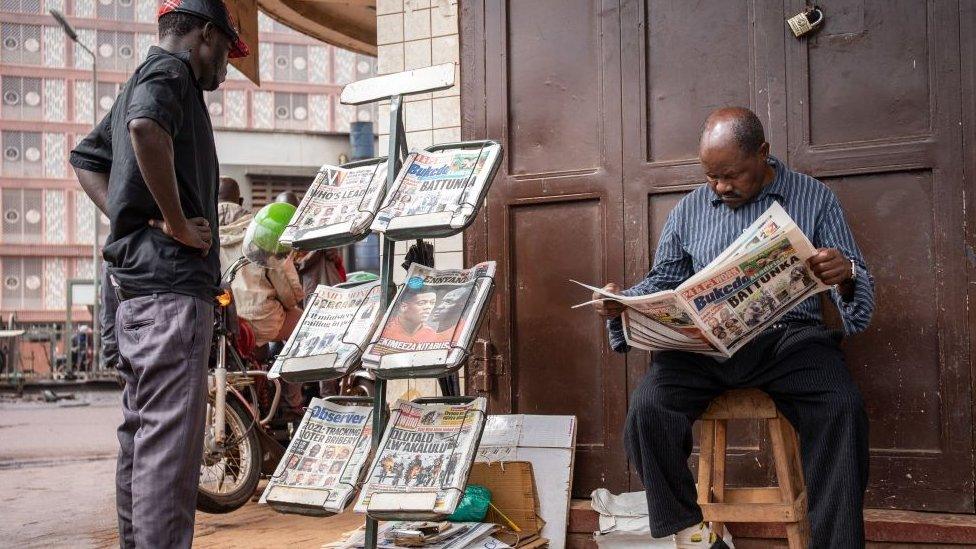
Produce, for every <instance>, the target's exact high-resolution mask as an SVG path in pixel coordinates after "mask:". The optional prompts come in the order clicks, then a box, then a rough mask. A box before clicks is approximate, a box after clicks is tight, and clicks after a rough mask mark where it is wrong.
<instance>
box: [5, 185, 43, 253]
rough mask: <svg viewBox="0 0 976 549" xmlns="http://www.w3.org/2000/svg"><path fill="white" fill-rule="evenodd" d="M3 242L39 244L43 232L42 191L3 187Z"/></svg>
mask: <svg viewBox="0 0 976 549" xmlns="http://www.w3.org/2000/svg"><path fill="white" fill-rule="evenodd" d="M2 197H3V242H4V243H7V244H40V243H41V240H42V236H41V235H42V234H43V228H44V227H43V223H42V222H41V221H42V218H43V214H42V212H43V209H42V204H43V200H44V197H43V191H41V190H40V189H3V194H2Z"/></svg>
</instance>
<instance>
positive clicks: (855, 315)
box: [607, 156, 874, 352]
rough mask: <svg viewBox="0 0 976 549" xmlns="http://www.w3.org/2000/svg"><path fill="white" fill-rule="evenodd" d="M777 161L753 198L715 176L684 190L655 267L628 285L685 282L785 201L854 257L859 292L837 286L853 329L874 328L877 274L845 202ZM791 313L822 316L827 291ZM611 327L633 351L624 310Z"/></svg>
mask: <svg viewBox="0 0 976 549" xmlns="http://www.w3.org/2000/svg"><path fill="white" fill-rule="evenodd" d="M769 163H770V164H771V165H772V166H773V167H774V169H775V170H776V177H775V178H774V179H773V181H772V182H770V183H769V184H768V185H766V187H764V188H763V189H762V191H760V192H759V194H758V195H757V196H756V197H755V198H754V199H753V200H752V201H751V202H749V203H748V204H744V205H742V206H740V207H739V208H737V209H734V210H733V209H732V208H729V207H728V206H725V205H724V204H723V203H722V200H721V199H720V198H718V197H717V196H716V195H715V193H714V192H713V191H712V189H711V188H710V187H709V186H708V185H707V184H705V185H702V186H701V187H699V188H697V189H695V190H694V191H692V192H691V193H690V194H688V196H686V197H684V198H683V199H682V200H681V202H679V203H678V205H677V206H675V208H674V209H673V210H671V213H670V215H668V220H667V222H666V223H665V225H664V230H663V232H662V233H661V239H660V241H659V242H658V246H657V253H656V254H655V256H654V266H653V268H652V269H651V272H649V273H648V274H647V277H645V278H644V280H642V281H641V282H639V283H638V284H637V285H636V286H633V287H632V288H628V289H626V290H624V291H623V292H622V293H623V294H625V295H629V296H635V295H646V294H652V293H654V292H659V291H661V290H671V289H674V288H677V287H678V286H679V285H680V284H681V283H682V282H684V281H685V280H687V279H688V278H689V277H691V275H693V274H694V273H696V272H698V271H700V270H701V269H702V268H703V267H705V266H706V265H708V264H709V263H710V262H711V261H712V259H714V258H715V257H717V256H718V255H719V254H720V253H722V252H723V251H724V250H725V249H726V248H728V247H729V245H730V244H732V242H733V241H734V240H735V239H736V238H738V236H739V235H740V234H742V232H743V231H744V230H745V229H746V228H747V227H748V226H749V225H751V224H752V222H753V221H755V220H756V218H758V217H759V216H760V215H761V214H762V213H763V212H765V211H766V209H767V208H769V207H770V206H771V205H772V204H773V201H777V202H779V203H780V205H782V206H783V209H785V210H786V211H787V213H789V214H790V216H791V217H792V218H793V220H794V221H795V222H796V224H797V226H799V227H800V229H801V230H802V231H803V232H804V233H805V234H806V235H807V237H809V238H810V240H811V242H812V243H813V245H814V246H816V247H817V248H837V249H838V250H840V252H841V253H842V254H844V257H846V258H848V259H853V260H854V263H855V268H856V271H857V276H856V278H855V281H854V294H853V297H852V298H851V300H850V301H844V299H843V298H842V297H841V296H840V294H839V293H838V292H837V290H835V289H832V290H830V294H831V297H832V298H833V301H834V303H836V304H837V308H838V309H839V310H840V313H841V318H842V319H843V323H844V332H845V333H847V334H854V333H857V332H860V331H862V330H864V329H865V328H867V326H868V323H870V321H871V314H872V313H873V312H874V279H873V278H872V277H871V273H869V272H868V268H867V265H866V264H865V263H864V257H863V256H862V255H861V250H859V249H858V247H857V243H856V242H854V235H853V234H851V229H850V227H849V226H848V225H847V221H845V220H844V212H843V210H841V207H840V202H838V201H837V197H836V196H834V193H833V192H832V191H831V190H830V189H829V188H827V186H826V185H824V184H823V183H821V182H820V181H817V180H816V179H814V178H812V177H810V176H808V175H805V174H802V173H798V172H794V171H792V170H790V169H789V168H787V167H786V166H784V165H783V163H782V162H780V161H779V160H777V159H775V158H773V157H772V156H770V157H769ZM783 320H784V321H790V320H799V321H811V320H812V321H821V320H822V315H821V311H820V298H819V297H818V296H811V297H809V298H807V299H806V300H805V301H803V302H802V303H800V304H799V305H797V306H796V307H795V308H794V309H793V310H791V311H790V312H788V313H787V314H786V315H785V316H784V317H783ZM607 328H608V329H609V332H610V347H611V348H612V349H613V350H615V351H618V352H626V351H628V350H629V349H630V348H629V346H628V345H627V343H626V341H625V340H624V334H623V329H622V327H621V321H620V318H614V319H610V320H609V321H607Z"/></svg>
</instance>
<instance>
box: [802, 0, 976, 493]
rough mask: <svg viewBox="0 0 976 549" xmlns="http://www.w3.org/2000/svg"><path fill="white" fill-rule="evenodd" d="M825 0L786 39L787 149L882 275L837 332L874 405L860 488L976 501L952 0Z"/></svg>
mask: <svg viewBox="0 0 976 549" xmlns="http://www.w3.org/2000/svg"><path fill="white" fill-rule="evenodd" d="M788 4H789V8H790V9H792V10H794V11H800V9H802V2H801V1H791V2H789V3H788ZM822 5H823V7H824V9H825V10H827V11H826V13H828V19H827V22H826V24H825V26H824V28H823V29H822V31H821V32H820V33H818V34H817V35H816V36H815V37H813V38H812V39H810V40H795V39H792V38H790V39H788V40H787V41H786V54H787V55H786V83H787V97H788V98H789V101H788V110H787V124H786V125H787V128H788V138H787V139H788V142H789V161H790V163H791V165H792V166H793V167H794V168H795V169H798V170H801V171H804V172H807V173H810V174H812V175H814V176H816V177H818V178H820V179H821V180H822V181H824V182H825V183H826V184H828V185H829V186H830V187H831V188H832V189H833V190H834V192H836V193H837V195H838V196H839V197H840V200H841V203H842V204H843V206H844V209H845V212H846V214H847V217H848V220H849V221H850V223H851V225H852V228H853V230H854V233H855V236H856V237H857V240H858V243H859V244H860V246H861V247H862V249H863V251H864V253H865V256H866V259H867V261H868V264H869V265H870V266H871V267H872V272H873V274H874V276H875V280H876V283H877V292H876V293H877V300H878V306H877V310H876V312H875V316H874V320H873V322H872V325H871V327H870V329H869V330H868V331H867V333H865V334H863V335H861V336H859V337H857V338H855V339H852V340H850V341H849V342H848V345H847V346H846V354H847V360H848V367H849V368H850V369H851V371H852V372H853V374H854V377H855V378H856V380H857V382H858V384H859V385H860V386H861V388H862V391H863V393H864V396H865V400H866V403H867V407H868V415H869V417H870V419H871V485H870V490H869V494H868V504H869V505H871V506H874V507H891V508H899V509H925V510H934V511H951V512H972V511H973V510H974V509H973V463H972V455H973V454H972V452H973V448H972V413H971V406H972V386H971V381H972V377H971V371H970V368H971V364H970V352H969V338H970V327H969V323H968V312H967V307H966V293H967V275H968V267H967V263H966V254H965V223H964V214H965V207H966V206H965V196H964V183H963V170H962V162H963V159H964V155H963V144H962V127H961V125H960V120H961V110H960V104H961V98H960V85H961V84H960V79H959V63H960V44H959V22H958V21H959V14H960V11H959V10H960V6H959V3H958V2H952V1H945V2H927V3H923V2H916V1H913V0H899V1H893V0H871V1H868V0H845V1H842V2H840V1H837V2H825V3H823V4H822ZM969 150H970V154H972V145H970V149H969ZM970 196H971V195H970Z"/></svg>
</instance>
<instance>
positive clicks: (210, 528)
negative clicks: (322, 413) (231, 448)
mask: <svg viewBox="0 0 976 549" xmlns="http://www.w3.org/2000/svg"><path fill="white" fill-rule="evenodd" d="M120 421H121V412H120V409H119V393H117V392H95V393H77V399H76V400H74V401H61V402H60V403H44V402H36V401H24V400H14V399H2V400H0V486H2V487H3V490H2V491H0V532H2V538H0V546H3V547H45V548H55V547H70V548H75V547H105V548H108V547H117V546H118V541H117V540H118V538H117V534H116V522H115V521H116V517H115V454H116V452H117V448H118V446H117V445H118V442H117V440H116V438H115V428H116V426H117V425H118V423H119V422H120ZM262 484H263V483H262ZM361 524H362V517H361V516H359V515H354V514H352V513H345V514H343V515H339V516H336V517H329V518H315V517H302V516H294V515H282V514H279V513H276V512H274V511H272V510H271V509H269V508H267V507H265V506H259V505H258V504H257V503H254V502H251V503H248V504H247V505H245V506H244V507H243V508H241V509H239V510H237V511H235V512H233V513H229V514H226V515H207V514H204V513H198V514H197V526H196V535H195V537H194V540H195V541H194V546H196V547H205V548H206V547H214V548H216V547H220V548H242V549H243V548H251V547H255V548H256V547H262V548H264V547H302V548H304V547H309V548H317V547H321V546H322V545H323V544H324V543H328V542H331V541H334V540H336V539H338V538H339V536H340V535H341V534H342V533H343V532H347V531H349V530H352V529H354V528H356V527H358V526H359V525H361Z"/></svg>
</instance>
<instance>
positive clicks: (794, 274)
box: [573, 202, 829, 357]
mask: <svg viewBox="0 0 976 549" xmlns="http://www.w3.org/2000/svg"><path fill="white" fill-rule="evenodd" d="M816 252H817V250H816V248H814V246H813V244H811V243H810V240H809V239H808V238H807V237H806V235H805V234H803V231H801V230H800V228H799V227H797V226H796V223H794V221H793V219H792V218H791V217H790V216H789V214H788V213H786V210H784V209H783V208H782V206H780V205H779V203H778V202H777V203H774V204H773V205H772V206H770V208H769V209H768V210H766V212H765V213H763V214H762V215H761V216H760V217H759V219H757V220H756V221H755V222H754V223H753V224H752V225H750V226H749V227H748V228H747V229H746V230H745V232H743V234H742V236H740V237H739V238H738V239H737V240H736V241H735V242H733V243H732V245H730V246H729V247H728V248H727V249H726V250H725V251H724V252H722V253H721V254H720V255H719V256H718V257H716V258H715V259H714V260H713V261H712V262H711V263H709V264H708V265H707V266H706V267H705V268H703V269H702V270H700V271H699V272H697V273H695V275H694V276H692V277H691V278H689V279H688V280H686V281H685V282H684V283H682V284H681V285H680V286H678V287H677V288H675V289H674V290H665V291H662V292H657V293H653V294H650V295H642V296H637V297H627V296H623V295H617V294H613V293H610V292H606V291H604V290H602V289H600V288H595V287H593V286H589V285H587V284H583V283H581V282H576V281H575V280H574V281H573V282H576V283H577V284H580V285H581V286H584V287H586V288H589V289H590V290H593V291H594V292H597V293H599V294H601V295H602V296H603V297H601V298H600V299H598V300H596V301H604V300H613V301H617V302H619V303H621V304H623V305H624V307H625V308H624V312H623V314H622V315H621V318H622V320H623V329H624V337H625V338H626V340H627V343H628V344H629V345H631V346H633V347H637V348H639V349H645V350H648V351H669V350H671V351H673V350H678V351H688V352H693V353H700V354H705V355H712V356H717V357H730V356H732V354H733V353H735V352H736V351H737V350H738V349H740V348H742V346H743V345H745V344H746V343H748V342H749V341H750V340H752V339H753V338H754V337H756V336H757V335H759V333H760V332H762V331H763V330H764V329H765V328H766V327H767V326H769V325H770V324H772V323H774V322H776V321H777V320H778V319H780V318H781V317H782V316H783V315H785V314H786V313H787V312H789V311H790V310H791V309H793V308H794V307H795V306H797V305H798V304H800V303H801V302H802V301H803V300H805V299H807V298H808V297H810V296H811V295H814V294H816V293H818V292H822V291H824V290H827V289H829V287H828V286H825V285H824V284H823V283H822V282H821V281H820V279H819V278H817V277H816V276H815V275H814V274H813V272H812V271H811V270H810V267H809V265H807V262H806V260H807V259H808V258H810V257H811V256H813V255H814V254H816ZM591 303H593V301H588V302H586V303H580V304H579V305H576V306H575V307H581V306H583V305H588V304H591Z"/></svg>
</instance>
